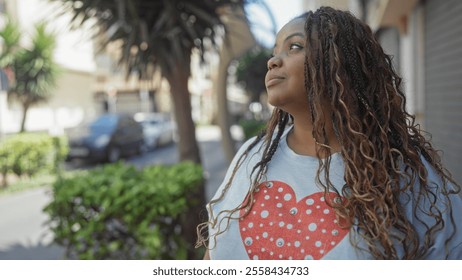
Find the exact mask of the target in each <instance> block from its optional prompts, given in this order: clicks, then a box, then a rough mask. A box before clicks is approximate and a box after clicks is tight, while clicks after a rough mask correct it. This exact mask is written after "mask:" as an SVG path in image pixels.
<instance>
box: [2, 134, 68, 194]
mask: <svg viewBox="0 0 462 280" xmlns="http://www.w3.org/2000/svg"><path fill="white" fill-rule="evenodd" d="M55 142H56V144H54V143H55ZM67 147H68V145H67V141H66V139H65V138H59V137H55V138H53V137H51V136H49V135H48V134H44V133H20V134H16V135H12V136H10V137H8V138H6V139H5V140H3V141H2V142H0V172H1V174H2V176H3V185H4V186H6V185H7V182H6V178H7V175H8V174H15V175H16V176H18V177H22V176H29V177H31V176H34V175H36V174H37V173H39V172H42V171H48V172H49V171H52V170H53V169H54V167H55V166H57V165H58V164H59V162H60V161H62V160H63V159H64V156H65V154H66V153H67V150H68V148H67Z"/></svg>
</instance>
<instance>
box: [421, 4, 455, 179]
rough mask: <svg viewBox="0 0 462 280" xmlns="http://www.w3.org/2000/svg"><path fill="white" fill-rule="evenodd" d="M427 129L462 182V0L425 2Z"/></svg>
mask: <svg viewBox="0 0 462 280" xmlns="http://www.w3.org/2000/svg"><path fill="white" fill-rule="evenodd" d="M424 3H425V127H426V130H427V131H428V132H430V133H431V134H432V135H433V143H434V145H435V147H436V148H437V149H439V150H442V151H443V162H444V163H445V165H446V167H447V168H448V169H449V170H450V171H451V173H452V174H453V176H454V178H455V179H456V181H457V182H458V183H462V1H460V0H446V1H438V0H429V1H425V2H424Z"/></svg>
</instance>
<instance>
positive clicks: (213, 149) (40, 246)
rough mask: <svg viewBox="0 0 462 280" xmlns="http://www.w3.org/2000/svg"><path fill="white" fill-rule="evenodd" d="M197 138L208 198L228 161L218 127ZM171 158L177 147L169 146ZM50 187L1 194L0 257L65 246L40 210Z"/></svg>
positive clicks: (41, 253) (43, 256) (42, 255)
mask: <svg viewBox="0 0 462 280" xmlns="http://www.w3.org/2000/svg"><path fill="white" fill-rule="evenodd" d="M197 139H198V142H199V145H200V149H201V155H202V161H203V166H204V169H205V171H206V176H207V177H208V178H207V185H206V196H207V200H210V198H211V197H212V196H213V194H214V193H215V191H216V189H217V188H218V187H219V185H220V184H221V182H222V180H223V178H224V176H225V173H226V170H227V168H228V163H227V162H226V160H225V157H224V154H223V150H222V147H221V142H220V131H219V128H218V127H215V126H209V127H199V128H198V129H197ZM171 151H172V154H170V156H169V157H170V159H167V161H169V160H170V161H171V158H172V157H173V156H176V154H175V153H176V148H175V147H172V148H171ZM50 199H51V195H50V193H49V189H47V188H43V189H34V190H30V191H25V192H22V193H17V194H12V195H9V196H4V197H0V213H2V215H0V260H58V259H62V258H63V256H64V249H63V248H62V247H60V246H57V245H54V244H52V235H51V232H50V231H48V229H47V227H46V226H45V225H44V223H45V222H46V220H47V216H46V215H45V214H44V213H43V212H42V209H43V207H45V205H47V204H48V203H49V201H50Z"/></svg>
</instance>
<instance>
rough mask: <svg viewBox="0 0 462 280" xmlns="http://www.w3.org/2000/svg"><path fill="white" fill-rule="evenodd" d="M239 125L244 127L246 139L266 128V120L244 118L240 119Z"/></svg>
mask: <svg viewBox="0 0 462 280" xmlns="http://www.w3.org/2000/svg"><path fill="white" fill-rule="evenodd" d="M239 125H240V126H241V127H242V130H243V132H244V137H245V139H250V138H252V137H254V136H256V135H258V133H260V131H262V130H263V129H265V127H266V122H265V121H263V120H261V121H260V120H255V119H248V120H247V119H242V120H240V121H239Z"/></svg>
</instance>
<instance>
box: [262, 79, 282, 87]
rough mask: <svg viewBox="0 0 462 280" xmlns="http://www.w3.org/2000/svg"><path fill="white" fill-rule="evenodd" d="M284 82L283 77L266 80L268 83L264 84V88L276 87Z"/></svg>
mask: <svg viewBox="0 0 462 280" xmlns="http://www.w3.org/2000/svg"><path fill="white" fill-rule="evenodd" d="M283 80H284V78H283V77H271V78H269V79H268V81H267V82H266V87H272V86H274V85H277V84H279V83H280V82H282V81H283Z"/></svg>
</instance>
